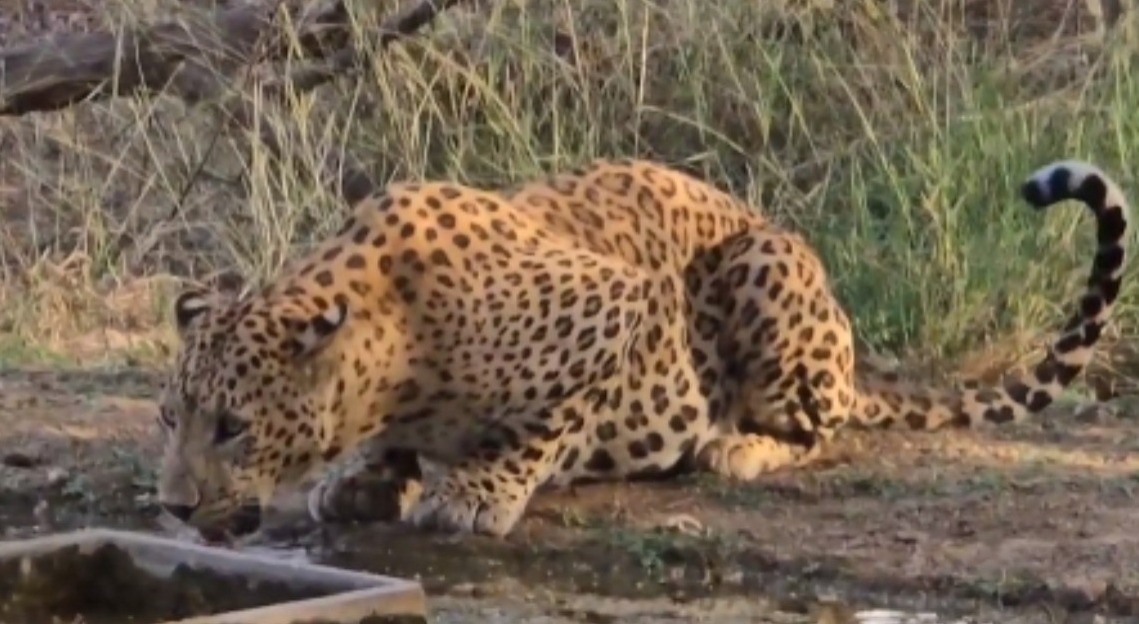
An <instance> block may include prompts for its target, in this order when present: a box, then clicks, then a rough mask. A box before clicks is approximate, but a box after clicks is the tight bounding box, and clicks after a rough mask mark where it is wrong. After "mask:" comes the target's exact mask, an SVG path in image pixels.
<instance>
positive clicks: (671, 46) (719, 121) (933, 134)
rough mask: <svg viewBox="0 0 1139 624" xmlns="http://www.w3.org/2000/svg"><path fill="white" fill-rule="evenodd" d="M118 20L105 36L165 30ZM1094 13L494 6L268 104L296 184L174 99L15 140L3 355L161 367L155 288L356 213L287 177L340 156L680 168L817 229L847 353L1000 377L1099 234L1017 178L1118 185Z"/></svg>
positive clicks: (5, 142)
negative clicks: (1072, 169) (619, 162)
mask: <svg viewBox="0 0 1139 624" xmlns="http://www.w3.org/2000/svg"><path fill="white" fill-rule="evenodd" d="M119 1H120V3H121V4H120V5H118V6H115V7H112V9H113V10H109V11H108V12H107V15H110V16H113V18H107V19H108V20H110V21H114V20H125V19H131V16H139V15H142V16H145V15H154V14H155V13H156V6H157V5H155V3H154V2H152V1H148V0H119ZM395 4H396V3H395V2H389V3H384V6H385V7H387V8H392V7H394V5H395ZM1095 6H1098V3H1088V2H1084V1H1080V2H1075V1H1072V2H1069V1H1068V0H1048V1H1047V2H1044V3H1039V2H1028V1H1027V0H1016V1H1013V0H986V1H984V2H982V1H981V0H935V1H934V2H918V1H917V0H900V1H898V2H893V3H881V2H876V1H870V0H865V1H862V0H858V1H854V2H846V3H837V2H833V3H828V2H821V1H813V2H812V1H799V2H793V1H791V0H787V1H785V2H774V3H757V2H752V3H748V2H738V3H735V2H733V3H705V2H699V1H697V0H585V1H582V0H577V1H574V2H569V1H568V0H511V1H500V2H484V3H482V6H481V7H480V8H478V9H477V10H464V11H459V12H456V13H453V14H450V15H446V16H444V17H443V18H442V19H441V20H440V22H439V23H437V24H436V25H435V27H434V28H433V29H431V31H430V32H429V33H428V34H427V35H426V36H425V37H422V38H420V39H417V40H415V41H413V42H409V43H406V44H400V45H397V46H395V47H394V48H392V49H391V50H390V52H389V53H387V54H385V55H383V56H382V57H380V58H378V59H376V61H375V63H374V64H373V65H372V66H371V67H370V68H369V71H366V72H365V73H364V75H363V76H362V77H361V78H360V79H359V80H355V81H347V80H346V81H343V83H342V84H339V85H335V86H332V87H325V88H324V89H323V90H321V91H318V92H317V93H316V94H309V95H304V96H298V97H297V98H295V99H294V100H293V101H292V102H291V103H290V104H289V105H288V106H286V107H278V108H275V109H272V110H266V111H265V112H266V113H267V114H268V118H269V119H272V120H273V122H274V123H275V124H277V125H278V126H279V131H280V134H281V136H282V143H283V145H284V152H285V155H286V159H288V160H289V161H290V162H289V163H285V164H284V165H282V164H281V163H275V162H272V160H271V159H270V158H269V157H268V155H267V154H266V153H265V151H264V150H263V149H262V148H261V147H260V146H259V145H257V144H256V143H253V142H251V140H250V139H249V138H248V137H245V136H229V135H226V134H225V133H223V132H221V131H220V130H219V129H218V127H217V126H218V125H217V122H216V120H214V119H212V118H210V117H209V116H208V114H204V113H200V112H193V111H187V110H186V109H185V108H184V107H182V106H180V105H179V104H178V103H177V102H174V101H171V100H168V99H158V100H154V101H149V102H134V101H116V102H112V103H107V104H90V105H82V106H78V107H76V108H74V109H72V110H69V111H65V112H61V113H53V114H47V115H34V116H29V117H26V118H22V119H15V120H5V121H3V122H0V145H2V149H3V153H4V154H5V158H4V159H3V161H0V361H4V360H7V361H9V362H12V361H17V360H18V361H24V360H27V359H28V358H33V359H40V360H43V359H56V358H59V357H66V358H68V359H70V360H76V359H83V358H91V357H96V358H98V357H102V356H105V355H106V354H107V353H112V352H113V353H129V355H130V357H133V358H137V357H144V356H154V357H156V358H158V359H162V358H163V357H165V355H164V354H165V349H164V345H167V344H168V341H169V337H168V332H166V331H165V329H164V327H165V322H166V306H167V305H168V304H167V302H168V299H169V297H170V294H171V292H172V290H171V289H172V288H173V287H174V286H175V282H176V280H174V279H169V276H177V277H179V278H193V279H205V278H208V277H209V276H210V275H213V274H217V273H218V272H232V271H237V272H238V273H239V274H240V275H242V276H243V277H244V278H246V279H250V280H254V281H256V280H261V279H265V278H267V277H268V276H271V275H272V274H273V272H274V271H275V270H276V269H277V268H279V267H280V266H281V264H282V263H283V262H284V261H285V260H286V259H288V258H290V257H293V256H295V255H296V254H298V253H301V252H302V251H303V249H304V248H305V247H306V246H307V245H309V244H311V243H312V242H313V241H314V240H315V239H316V238H318V237H320V236H321V235H323V234H324V233H326V232H328V231H329V230H331V229H333V228H335V226H336V224H337V223H338V222H339V220H340V219H341V218H342V217H343V215H344V207H343V205H342V202H341V201H340V200H339V199H338V198H337V197H336V195H335V193H334V190H333V189H330V188H328V186H329V185H327V184H324V183H323V182H322V181H319V180H313V179H311V178H306V177H305V176H301V175H299V174H297V173H296V172H297V171H298V170H305V168H306V167H304V166H302V167H299V168H298V167H296V166H294V165H296V164H298V163H299V164H301V165H312V164H315V163H318V162H322V161H323V159H324V157H325V155H326V154H328V153H329V152H335V151H337V150H341V149H348V150H349V151H351V152H352V153H353V154H354V155H355V156H357V157H358V158H360V159H361V160H362V161H363V162H365V163H368V164H369V165H370V166H371V167H372V169H371V171H372V172H374V174H375V176H376V178H377V179H379V180H380V181H386V180H389V179H393V178H412V179H414V178H422V177H447V178H456V179H460V180H462V181H465V182H470V183H476V184H485V185H493V184H502V183H510V182H515V181H517V180H519V179H521V178H524V177H527V176H530V175H534V174H536V173H538V172H542V171H548V170H552V169H557V168H562V167H568V166H570V165H572V164H574V163H578V162H581V161H583V160H585V159H588V158H591V157H595V156H626V155H638V156H649V157H654V158H659V159H663V160H666V161H669V162H672V163H674V164H677V165H680V166H682V167H684V168H687V169H689V170H691V171H694V172H697V173H699V174H701V175H704V176H706V177H708V178H710V179H712V180H715V181H716V182H717V183H719V184H721V185H724V186H727V187H730V188H732V189H733V190H734V191H736V192H738V193H740V194H742V195H745V196H748V197H751V198H752V199H754V201H755V204H756V205H757V206H763V210H765V212H767V213H769V214H770V215H771V216H772V217H773V218H775V219H777V220H779V221H783V222H787V223H791V224H793V225H794V226H795V227H797V228H800V229H802V230H804V231H806V232H807V233H808V234H809V238H810V239H811V240H812V241H813V242H814V244H815V245H816V246H817V247H818V248H819V249H820V251H821V252H822V253H823V254H824V256H825V258H826V261H827V263H828V265H829V266H830V267H831V271H832V273H833V275H834V280H835V282H836V284H837V287H838V290H839V293H840V296H841V298H842V299H843V301H845V302H846V304H847V305H848V306H849V308H850V309H851V311H852V313H853V314H854V316H855V318H856V319H857V322H858V330H859V333H860V335H861V338H862V339H863V340H865V341H866V342H868V343H870V344H872V345H874V346H875V347H876V348H878V349H882V350H886V351H889V352H893V353H895V354H898V355H899V356H901V357H902V358H903V359H907V360H912V361H914V362H916V363H918V364H921V365H922V366H923V367H927V368H931V369H938V368H941V363H944V362H959V361H963V362H964V363H965V364H966V368H968V369H969V371H970V372H972V373H975V374H988V373H989V372H991V371H992V370H994V369H996V368H1003V367H1004V366H1005V365H1011V364H1015V363H1017V362H1019V361H1022V360H1023V358H1024V357H1025V354H1026V353H1028V352H1030V351H1031V349H1032V348H1033V347H1036V346H1039V344H1040V340H1041V339H1042V337H1043V336H1044V333H1043V332H1045V331H1047V330H1048V329H1049V328H1052V327H1054V326H1056V325H1057V324H1058V323H1059V322H1060V320H1061V317H1062V313H1063V311H1065V310H1066V309H1068V307H1069V305H1068V302H1069V301H1070V300H1071V298H1072V296H1073V293H1075V292H1076V289H1077V288H1078V287H1079V281H1080V280H1082V274H1083V271H1084V269H1085V268H1086V266H1087V265H1088V263H1089V261H1090V250H1091V232H1092V228H1091V227H1090V225H1089V220H1088V218H1087V216H1086V215H1084V214H1082V213H1079V212H1077V211H1076V210H1074V209H1072V210H1058V211H1054V212H1052V213H1050V214H1048V215H1047V216H1043V217H1042V216H1040V215H1036V214H1033V213H1032V211H1030V210H1028V209H1026V208H1024V207H1023V206H1022V205H1021V202H1020V200H1019V198H1018V197H1017V196H1016V188H1017V187H1018V186H1019V183H1020V181H1021V179H1022V178H1023V177H1024V176H1025V175H1027V174H1028V173H1029V172H1030V171H1031V170H1032V169H1034V168H1035V167H1037V166H1039V165H1041V164H1043V163H1044V162H1046V161H1049V160H1053V159H1056V158H1061V157H1078V158H1086V159H1091V160H1094V161H1096V162H1098V163H1100V164H1102V165H1103V166H1104V167H1105V168H1106V169H1108V170H1109V171H1111V172H1113V173H1114V174H1115V175H1116V176H1118V177H1119V180H1120V182H1121V183H1122V184H1124V185H1125V186H1126V187H1128V188H1130V187H1132V185H1133V184H1134V182H1135V181H1134V180H1133V179H1132V178H1131V177H1130V174H1129V170H1128V169H1129V168H1127V167H1125V166H1124V164H1125V163H1128V162H1130V161H1132V160H1133V157H1134V154H1133V150H1134V149H1136V146H1139V121H1136V120H1135V117H1134V116H1133V115H1131V114H1130V111H1131V108H1132V104H1133V102H1135V101H1136V100H1137V99H1139V83H1137V82H1136V81H1135V80H1134V79H1133V78H1132V76H1133V71H1132V69H1131V62H1132V58H1131V56H1132V54H1131V53H1130V52H1129V51H1128V43H1129V41H1130V40H1131V35H1130V33H1131V30H1132V29H1131V26H1130V25H1129V24H1126V23H1125V24H1124V27H1121V28H1119V29H1117V30H1116V31H1113V32H1111V33H1110V35H1107V36H1105V35H1104V33H1103V32H1101V31H1102V22H1101V21H1100V20H1099V19H1098V18H1097V17H1096V15H1095V12H1094V11H1092V12H1089V10H1088V8H1089V7H1095ZM891 7H893V9H891ZM892 10H893V12H891V11H892ZM374 13H378V12H374V11H370V12H369V16H363V14H362V15H361V18H360V19H361V31H362V32H367V23H366V21H367V20H369V19H374V17H375V16H374ZM555 32H560V33H563V34H568V35H569V39H568V40H569V41H572V43H573V48H574V58H575V59H576V62H575V63H570V62H567V60H566V58H565V57H564V55H559V54H558V52H557V51H556V49H555V48H556V46H555V45H554V42H553V37H554V33H555ZM565 41H566V40H563V41H562V43H563V44H564V43H565ZM1132 47H1133V46H1132ZM308 169H309V170H313V169H314V168H313V167H308ZM1133 288H1134V286H1132V285H1131V284H1130V283H1128V284H1127V285H1126V289H1127V292H1126V293H1124V295H1123V297H1122V298H1121V301H1123V302H1124V304H1123V305H1122V306H1121V307H1122V309H1121V310H1120V317H1121V320H1120V322H1119V323H1118V324H1116V325H1115V326H1114V327H1115V328H1116V329H1114V330H1113V331H1114V332H1115V335H1113V338H1115V339H1117V342H1119V344H1121V345H1125V346H1126V345H1127V344H1128V339H1129V335H1128V333H1127V329H1126V328H1128V327H1130V326H1131V325H1132V322H1133V321H1134V320H1135V308H1134V306H1132V305H1129V304H1128V303H1127V302H1130V301H1134V300H1135V297H1134V296H1133V294H1134V293H1133ZM1120 328H1122V329H1120ZM1126 352H1128V353H1129V352H1130V351H1129V350H1128V351H1126ZM962 358H964V360H963V359H962ZM1101 360H1103V361H1105V362H1106V361H1107V359H1106V358H1101Z"/></svg>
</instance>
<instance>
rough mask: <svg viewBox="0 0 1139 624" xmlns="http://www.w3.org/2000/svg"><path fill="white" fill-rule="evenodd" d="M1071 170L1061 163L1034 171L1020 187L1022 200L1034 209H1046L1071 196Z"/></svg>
mask: <svg viewBox="0 0 1139 624" xmlns="http://www.w3.org/2000/svg"><path fill="white" fill-rule="evenodd" d="M1071 183H1072V169H1071V168H1070V167H1067V166H1064V165H1063V164H1061V163H1056V164H1054V165H1052V166H1049V167H1044V168H1041V169H1039V170H1038V171H1036V172H1035V173H1034V174H1033V175H1032V176H1031V177H1030V178H1029V179H1028V180H1026V181H1025V182H1024V184H1023V185H1021V187H1020V194H1021V196H1022V197H1024V200H1025V201H1026V202H1028V203H1029V204H1031V205H1032V206H1033V207H1034V208H1047V207H1048V206H1051V205H1052V204H1054V203H1056V202H1057V201H1059V200H1061V199H1066V198H1069V197H1070V196H1071V190H1072V189H1071V186H1070V185H1071Z"/></svg>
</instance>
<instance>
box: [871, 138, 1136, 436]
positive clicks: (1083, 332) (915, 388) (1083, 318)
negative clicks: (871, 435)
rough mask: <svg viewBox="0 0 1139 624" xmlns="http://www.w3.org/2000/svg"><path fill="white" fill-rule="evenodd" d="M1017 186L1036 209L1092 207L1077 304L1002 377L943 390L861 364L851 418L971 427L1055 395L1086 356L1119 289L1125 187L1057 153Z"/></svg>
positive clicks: (1004, 418) (1036, 406) (1032, 408)
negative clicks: (1069, 204) (1028, 358)
mask: <svg viewBox="0 0 1139 624" xmlns="http://www.w3.org/2000/svg"><path fill="white" fill-rule="evenodd" d="M1021 192H1022V194H1023V196H1024V198H1025V199H1026V200H1027V201H1028V203H1030V204H1032V206H1033V207H1035V208H1037V209H1039V210H1043V209H1044V208H1047V207H1049V206H1051V205H1053V204H1055V203H1058V202H1061V201H1063V200H1067V199H1076V200H1079V201H1081V202H1083V203H1084V204H1085V205H1087V207H1088V208H1090V209H1091V211H1092V213H1093V214H1094V215H1095V218H1096V242H1097V249H1096V254H1095V260H1094V261H1093V262H1092V269H1091V274H1090V275H1089V277H1088V281H1087V287H1086V289H1085V291H1084V294H1083V296H1082V297H1080V301H1079V310H1078V311H1076V312H1075V314H1073V315H1072V317H1071V319H1070V320H1069V321H1068V322H1067V323H1066V324H1065V325H1064V328H1063V329H1062V330H1061V332H1060V335H1059V336H1058V337H1057V338H1056V339H1055V340H1054V341H1053V342H1052V344H1051V346H1050V347H1049V348H1048V353H1047V354H1046V355H1045V356H1044V358H1043V359H1042V360H1041V361H1040V362H1039V363H1038V364H1036V366H1035V367H1033V368H1032V370H1031V371H1029V372H1027V373H1025V374H1022V375H1018V376H1015V377H1011V378H1009V379H1007V380H1005V381H1004V382H1003V383H1002V384H1000V385H996V386H981V387H965V388H962V389H956V390H942V389H934V388H930V387H925V386H921V385H917V384H908V383H906V382H903V381H900V380H898V379H897V378H896V377H893V376H891V375H888V374H884V373H881V372H879V371H877V370H873V369H870V370H861V371H859V372H858V373H857V385H858V392H857V396H856V398H855V402H854V409H853V413H852V416H853V420H854V421H855V422H856V423H859V424H861V425H863V426H878V427H887V426H890V425H894V424H899V425H905V426H908V427H909V428H912V429H938V428H940V427H943V426H945V425H947V424H948V425H951V426H957V427H970V426H973V425H975V424H976V423H979V422H985V421H987V422H991V423H1005V422H1009V421H1017V420H1021V419H1023V418H1026V417H1027V416H1028V415H1030V414H1034V413H1036V412H1039V411H1040V410H1042V409H1044V408H1045V407H1047V406H1048V405H1049V404H1051V403H1052V402H1053V401H1054V400H1056V398H1057V397H1058V396H1059V395H1060V393H1061V392H1062V391H1063V390H1064V388H1065V387H1066V386H1067V385H1068V384H1069V383H1071V381H1072V379H1074V378H1075V377H1076V375H1078V374H1079V373H1080V371H1082V370H1083V368H1084V367H1085V366H1087V365H1088V363H1089V362H1090V361H1091V358H1092V353H1093V350H1094V347H1095V344H1096V342H1098V341H1099V338H1100V335H1101V334H1102V332H1103V327H1104V324H1105V323H1106V322H1107V320H1108V318H1109V317H1110V316H1111V311H1112V308H1113V307H1114V305H1115V300H1116V298H1117V297H1118V296H1119V287H1120V282H1121V280H1122V279H1123V270H1124V265H1125V264H1126V259H1127V258H1126V256H1127V226H1128V220H1129V219H1130V207H1129V206H1128V203H1127V200H1126V198H1125V197H1124V196H1123V192H1122V191H1121V190H1120V189H1119V187H1118V186H1117V185H1116V183H1115V182H1114V181H1112V180H1111V179H1110V178H1109V177H1108V176H1107V175H1106V174H1105V173H1104V172H1103V171H1101V170H1100V169H1099V168H1098V167H1096V166H1094V165H1091V164H1088V163H1084V162H1078V161H1060V162H1055V163H1052V164H1050V165H1048V166H1046V167H1043V168H1041V169H1038V170H1037V171H1036V172H1035V173H1033V174H1032V175H1031V176H1030V177H1029V179H1028V181H1026V182H1025V183H1024V186H1023V187H1022V189H1021ZM898 421H901V422H898Z"/></svg>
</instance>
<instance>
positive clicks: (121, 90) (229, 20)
mask: <svg viewBox="0 0 1139 624" xmlns="http://www.w3.org/2000/svg"><path fill="white" fill-rule="evenodd" d="M461 1H462V0H434V1H433V0H422V1H421V2H420V3H419V4H418V5H416V6H415V7H414V8H412V9H411V10H409V11H407V12H406V13H403V14H401V15H399V16H397V17H395V18H394V19H390V20H388V21H385V22H384V24H383V26H382V27H381V29H380V32H379V33H377V40H376V41H374V42H355V45H354V42H353V41H352V37H351V23H350V16H349V15H348V10H347V8H346V7H345V6H344V3H343V1H342V0H330V1H327V2H324V3H323V4H322V5H320V6H319V7H316V8H314V9H311V10H308V11H304V10H299V9H297V8H296V7H295V6H289V5H287V4H286V5H285V6H284V7H283V8H284V9H285V10H286V11H287V12H288V15H289V20H288V21H291V22H292V23H294V24H296V37H295V39H293V40H291V41H295V42H297V44H298V45H299V48H300V52H301V53H302V54H303V55H304V56H305V57H308V58H312V59H316V62H314V63H313V64H311V65H309V66H306V67H302V68H301V69H299V70H297V71H294V72H292V73H291V74H289V75H287V76H285V77H284V78H283V79H281V80H278V81H275V82H273V83H271V84H268V85H265V89H266V95H267V96H268V101H269V102H277V103H281V102H283V101H284V100H285V98H286V97H287V95H288V93H290V92H294V93H297V92H303V91H308V90H312V89H314V88H316V87H318V86H320V85H322V84H325V83H327V82H329V81H331V80H333V79H335V78H337V77H340V76H342V75H344V74H346V73H349V72H350V71H351V70H353V69H354V68H356V67H358V66H359V64H360V62H361V61H362V60H363V59H362V58H361V54H362V53H363V51H364V50H367V49H368V47H369V46H368V45H364V44H366V43H370V44H371V45H372V46H374V47H375V49H376V50H380V49H383V48H385V47H386V46H387V45H389V44H390V43H391V42H393V41H395V40H397V39H399V38H401V37H405V36H408V35H411V34H413V33H414V32H416V31H417V30H419V29H420V28H422V27H423V26H424V25H426V24H427V23H429V22H430V21H431V20H432V19H434V17H435V16H436V15H438V14H439V13H440V12H441V11H444V10H446V9H448V8H450V7H451V6H454V5H456V4H459V2H461ZM279 17H280V15H279V14H278V6H276V5H274V6H268V7H267V6H251V5H241V6H238V7H235V8H228V9H224V10H221V11H217V12H213V13H205V12H198V13H190V14H188V15H187V16H186V17H184V18H183V19H180V20H177V21H171V22H167V23H164V24H159V25H157V26H152V27H149V28H136V29H128V30H125V31H124V32H122V33H118V34H116V33H104V32H100V33H90V34H81V35H63V36H56V37H52V38H49V39H47V40H44V41H39V42H35V43H31V44H26V45H22V46H17V47H14V48H10V49H8V50H2V51H0V116H13V115H23V114H26V113H29V112H34V111H52V110H58V109H62V108H66V107H68V106H71V105H73V104H76V103H78V102H80V101H86V100H90V99H102V98H107V97H122V96H131V95H151V94H156V93H160V92H166V93H169V94H171V95H174V96H176V97H178V98H180V99H181V100H183V101H184V102H186V103H187V104H188V105H191V106H193V105H198V104H201V103H203V102H211V103H213V104H215V105H216V106H217V107H218V109H219V112H220V113H221V114H222V115H223V117H224V118H225V119H226V121H227V122H228V123H229V124H231V126H236V127H238V128H242V129H245V130H250V129H252V128H254V127H259V128H260V129H261V130H260V139H261V140H262V142H263V143H264V144H265V146H266V147H267V148H268V149H269V150H270V152H271V153H272V154H273V155H274V156H275V157H277V158H278V159H279V158H280V156H281V146H280V142H279V140H278V139H277V137H276V135H275V134H274V133H273V131H272V125H271V124H268V123H265V122H264V121H265V120H264V119H262V118H259V115H258V113H257V112H256V111H255V110H254V108H253V104H252V103H251V102H250V99H249V98H248V97H245V96H246V94H245V93H243V89H241V88H235V87H238V85H235V84H234V82H235V74H236V73H237V70H238V69H239V68H241V67H246V68H250V67H252V66H253V65H255V64H256V63H258V62H260V61H264V60H278V59H281V58H283V57H284V56H286V55H287V54H288V52H289V46H290V45H291V41H290V39H289V38H288V37H286V36H285V35H284V34H283V33H282V32H281V29H280V28H278V27H277V26H278V24H279V21H280V20H279ZM275 18H278V19H275ZM321 59H323V60H321ZM328 165H330V166H331V165H334V163H328ZM335 169H336V170H338V171H339V172H340V175H339V176H337V177H339V178H340V181H341V184H340V188H341V192H342V196H343V197H344V198H345V199H346V200H347V202H348V203H349V204H353V203H355V202H356V201H358V200H359V199H361V198H363V197H365V196H367V195H368V194H370V193H371V192H372V191H373V190H374V188H375V185H374V183H373V182H372V180H371V179H370V178H369V176H367V175H366V174H365V173H363V171H362V170H361V169H360V168H359V167H357V166H355V165H354V164H353V163H352V159H351V157H345V162H343V163H340V165H339V166H337V167H335Z"/></svg>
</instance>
